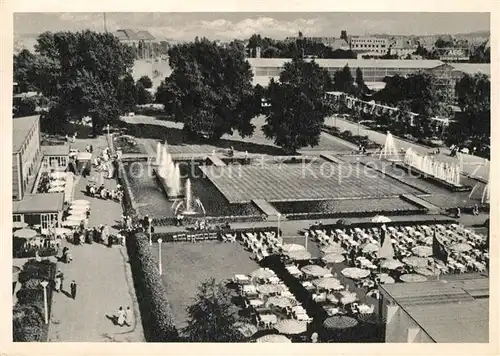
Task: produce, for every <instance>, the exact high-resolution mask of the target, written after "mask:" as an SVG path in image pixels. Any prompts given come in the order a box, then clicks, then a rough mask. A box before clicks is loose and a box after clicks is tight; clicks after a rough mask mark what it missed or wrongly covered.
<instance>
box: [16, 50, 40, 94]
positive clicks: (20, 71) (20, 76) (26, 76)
mask: <svg viewBox="0 0 500 356" xmlns="http://www.w3.org/2000/svg"><path fill="white" fill-rule="evenodd" d="M35 61H36V56H35V55H34V54H33V53H31V52H30V51H28V50H27V49H23V50H22V51H21V52H19V53H18V54H15V55H14V61H13V64H14V82H16V83H17V87H18V90H19V91H20V92H22V93H24V92H27V91H31V90H36V87H35V85H34V84H35V78H34V74H35V73H34V68H35Z"/></svg>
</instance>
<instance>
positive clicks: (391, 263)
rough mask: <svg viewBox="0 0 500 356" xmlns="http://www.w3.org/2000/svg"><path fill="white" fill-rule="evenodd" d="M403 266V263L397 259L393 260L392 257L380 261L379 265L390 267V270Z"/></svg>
mask: <svg viewBox="0 0 500 356" xmlns="http://www.w3.org/2000/svg"><path fill="white" fill-rule="evenodd" d="M403 266H404V264H403V263H401V262H399V261H397V260H393V259H389V260H385V261H383V262H382V265H381V267H382V268H385V269H390V270H394V269H398V268H399V267H403Z"/></svg>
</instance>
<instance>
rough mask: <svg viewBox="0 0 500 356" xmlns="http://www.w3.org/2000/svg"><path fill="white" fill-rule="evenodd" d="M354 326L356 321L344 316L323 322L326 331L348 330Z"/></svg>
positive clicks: (336, 316) (335, 316)
mask: <svg viewBox="0 0 500 356" xmlns="http://www.w3.org/2000/svg"><path fill="white" fill-rule="evenodd" d="M356 325H358V321H357V320H356V319H354V318H351V317H349V316H344V315H334V316H331V317H329V318H327V319H325V321H324V322H323V326H324V327H325V328H326V329H349V328H352V327H355V326H356Z"/></svg>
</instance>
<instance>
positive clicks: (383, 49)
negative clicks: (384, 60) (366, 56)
mask: <svg viewBox="0 0 500 356" xmlns="http://www.w3.org/2000/svg"><path fill="white" fill-rule="evenodd" d="M350 47H351V50H353V51H354V52H370V53H376V54H380V55H384V54H387V51H388V50H389V39H387V38H383V37H371V36H370V37H352V38H351V43H350Z"/></svg>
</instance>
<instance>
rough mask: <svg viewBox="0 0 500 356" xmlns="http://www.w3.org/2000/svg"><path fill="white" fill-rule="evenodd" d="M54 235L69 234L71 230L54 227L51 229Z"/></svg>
mask: <svg viewBox="0 0 500 356" xmlns="http://www.w3.org/2000/svg"><path fill="white" fill-rule="evenodd" d="M52 231H53V232H54V234H55V235H56V236H61V235H66V234H70V233H71V230H70V229H65V228H64V227H56V228H55V229H53V230H52Z"/></svg>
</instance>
